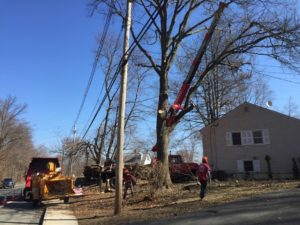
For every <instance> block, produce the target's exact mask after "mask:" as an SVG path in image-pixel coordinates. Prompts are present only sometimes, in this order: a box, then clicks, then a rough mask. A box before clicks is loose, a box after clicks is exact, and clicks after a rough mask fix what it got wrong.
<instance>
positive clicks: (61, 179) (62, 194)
mask: <svg viewBox="0 0 300 225" xmlns="http://www.w3.org/2000/svg"><path fill="white" fill-rule="evenodd" d="M59 169H60V168H59ZM47 170H48V171H47V173H35V174H33V175H32V178H31V190H32V200H33V204H34V205H37V204H40V203H41V201H42V200H50V199H56V198H58V199H62V200H64V203H68V202H69V197H71V196H73V195H76V194H75V192H74V189H73V188H74V178H73V177H68V176H63V175H62V174H61V172H60V170H58V168H56V165H55V163H53V162H48V163H47Z"/></svg>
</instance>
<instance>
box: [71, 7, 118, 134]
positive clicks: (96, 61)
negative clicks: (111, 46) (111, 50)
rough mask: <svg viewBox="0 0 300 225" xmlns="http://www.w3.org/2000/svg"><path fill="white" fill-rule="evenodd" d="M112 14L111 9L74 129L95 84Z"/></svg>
mask: <svg viewBox="0 0 300 225" xmlns="http://www.w3.org/2000/svg"><path fill="white" fill-rule="evenodd" d="M112 14H113V11H112V9H111V8H110V10H109V12H108V14H107V16H106V19H105V24H104V28H103V31H102V35H101V38H100V41H99V45H98V49H97V52H96V56H95V60H94V62H93V66H92V70H91V73H90V77H89V80H88V83H87V86H86V89H85V92H84V95H83V98H82V100H81V104H80V107H79V110H78V112H77V115H76V119H75V121H74V124H73V127H72V128H74V127H75V126H76V124H77V122H78V120H79V117H80V114H81V112H82V109H83V106H84V104H85V101H86V98H87V95H88V92H89V90H90V87H91V84H92V82H93V79H94V76H95V73H96V69H97V65H98V62H99V58H100V55H101V52H102V49H103V46H104V43H105V40H106V35H107V33H108V32H107V31H108V28H109V25H110V21H111V18H112Z"/></svg>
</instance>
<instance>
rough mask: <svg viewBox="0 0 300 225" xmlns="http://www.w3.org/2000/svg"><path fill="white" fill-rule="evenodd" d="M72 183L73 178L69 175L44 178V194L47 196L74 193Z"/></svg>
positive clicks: (54, 196)
mask: <svg viewBox="0 0 300 225" xmlns="http://www.w3.org/2000/svg"><path fill="white" fill-rule="evenodd" d="M73 183H74V181H73V179H72V178H69V177H68V178H66V177H56V178H54V179H49V180H46V182H45V186H44V195H45V196H47V198H56V197H61V196H68V195H72V194H74V191H73V187H74V185H73Z"/></svg>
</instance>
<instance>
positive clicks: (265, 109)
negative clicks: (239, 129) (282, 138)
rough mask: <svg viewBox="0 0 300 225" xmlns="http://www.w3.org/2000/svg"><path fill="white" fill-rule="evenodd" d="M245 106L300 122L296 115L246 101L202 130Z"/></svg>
mask: <svg viewBox="0 0 300 225" xmlns="http://www.w3.org/2000/svg"><path fill="white" fill-rule="evenodd" d="M244 106H250V107H255V108H258V109H260V110H263V111H266V112H268V113H274V114H277V115H279V116H282V117H285V118H288V119H291V120H295V121H297V122H299V123H300V119H297V118H295V117H292V116H288V115H285V114H283V113H280V112H277V111H274V110H271V109H267V108H264V107H262V106H258V105H255V104H252V103H249V102H244V103H242V104H240V105H239V106H237V107H236V108H234V109H233V110H231V111H229V112H228V113H226V114H225V115H223V116H222V117H221V118H219V119H217V120H216V121H214V122H213V123H211V124H209V125H207V126H205V127H203V128H202V129H201V130H200V132H202V131H203V130H205V129H206V128H207V127H211V126H212V125H214V124H215V123H217V122H219V121H220V120H223V119H224V118H226V117H227V116H228V115H230V114H231V113H232V112H234V111H237V110H239V109H240V108H242V107H244Z"/></svg>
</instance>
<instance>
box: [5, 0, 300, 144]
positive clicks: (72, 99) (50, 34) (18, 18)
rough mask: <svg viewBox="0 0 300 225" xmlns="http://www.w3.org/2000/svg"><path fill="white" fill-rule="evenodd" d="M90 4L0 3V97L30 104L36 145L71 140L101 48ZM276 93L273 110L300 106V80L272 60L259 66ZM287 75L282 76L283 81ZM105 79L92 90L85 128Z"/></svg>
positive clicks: (99, 23) (83, 0)
mask: <svg viewBox="0 0 300 225" xmlns="http://www.w3.org/2000/svg"><path fill="white" fill-rule="evenodd" d="M87 3H88V0H76V1H74V0H43V1H40V0H26V1H20V0H0V98H5V97H7V96H9V95H12V96H15V97H17V101H18V103H26V104H27V106H28V107H27V110H26V113H25V114H23V118H24V119H25V120H26V121H28V123H29V125H30V126H31V127H32V132H33V141H34V144H35V145H36V146H38V145H45V146H47V147H53V146H54V145H57V144H59V140H60V139H61V138H62V137H65V136H68V135H70V131H71V129H72V125H73V123H74V121H75V118H76V115H77V112H78V109H79V106H80V103H81V100H82V97H83V93H84V91H85V88H86V85H87V82H88V79H89V76H90V72H91V68H92V64H93V60H94V51H95V49H97V42H96V39H97V37H98V36H99V33H100V32H101V30H102V29H103V18H101V17H100V16H99V15H94V16H92V17H91V16H89V15H88V8H87ZM257 66H258V67H259V68H260V69H261V70H264V72H265V74H268V75H270V76H273V77H279V78H280V77H284V79H286V80H288V81H289V82H288V81H283V80H279V79H274V78H270V77H266V78H267V79H268V84H269V87H270V89H271V90H272V91H273V97H274V98H273V106H272V109H274V110H278V111H280V110H281V111H283V108H284V106H285V105H286V104H287V103H288V101H289V98H292V99H293V101H294V103H296V104H297V105H299V106H300V91H299V87H300V76H299V75H297V74H295V73H294V72H292V71H289V70H283V69H282V68H280V66H279V65H278V64H276V63H274V62H272V61H271V60H262V61H259V60H258V61H257ZM283 75H284V76H283ZM102 77H103V75H102V74H101V73H100V72H98V73H97V74H96V77H95V80H94V82H93V83H92V86H91V89H90V94H89V95H90V96H93V98H87V102H86V105H85V106H86V107H84V110H83V111H82V115H83V119H81V120H79V122H78V127H79V128H80V127H83V126H84V125H85V124H86V118H88V117H89V115H90V113H91V109H92V107H93V106H94V104H95V99H96V96H97V93H98V92H99V90H100V89H101V81H102ZM297 82H298V83H297Z"/></svg>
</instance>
